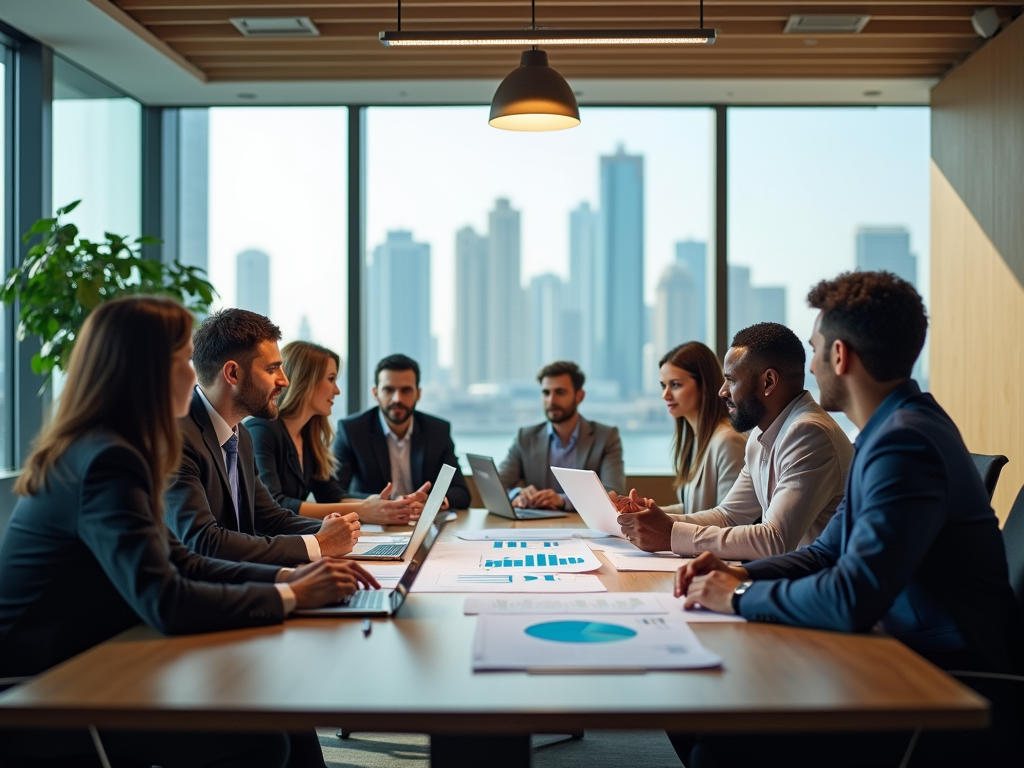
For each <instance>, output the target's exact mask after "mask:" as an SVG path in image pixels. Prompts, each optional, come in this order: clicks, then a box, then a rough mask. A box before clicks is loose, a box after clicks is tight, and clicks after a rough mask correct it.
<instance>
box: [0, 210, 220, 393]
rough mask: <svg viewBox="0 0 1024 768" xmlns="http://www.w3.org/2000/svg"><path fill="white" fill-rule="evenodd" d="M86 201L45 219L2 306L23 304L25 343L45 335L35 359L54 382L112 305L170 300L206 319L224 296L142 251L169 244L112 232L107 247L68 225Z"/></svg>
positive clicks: (194, 271) (200, 276)
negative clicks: (87, 328) (88, 327)
mask: <svg viewBox="0 0 1024 768" xmlns="http://www.w3.org/2000/svg"><path fill="white" fill-rule="evenodd" d="M80 202H81V200H76V201H75V202H73V203H71V204H70V205H66V206H64V207H63V208H58V209H57V216H56V217H54V218H52V219H40V220H39V221H37V222H36V223H35V224H33V225H32V228H31V229H29V231H28V232H26V233H25V235H24V236H23V237H22V241H23V242H25V243H29V242H31V241H32V240H33V239H35V238H36V237H38V238H39V242H37V243H36V244H35V245H33V246H32V247H31V248H29V250H28V253H27V254H26V256H25V260H24V261H23V262H22V264H21V266H19V267H17V268H16V269H12V270H11V271H10V272H9V273H8V274H7V279H6V281H5V282H4V286H3V289H2V290H0V301H3V302H4V303H5V304H12V303H14V302H15V301H16V300H17V301H20V304H21V311H20V312H19V315H18V335H19V338H22V339H24V338H26V337H29V336H38V337H39V338H40V340H41V342H42V346H41V349H40V351H39V352H38V353H37V354H36V355H34V356H33V358H32V370H33V371H34V372H35V373H41V374H46V375H47V377H49V376H51V375H52V373H53V371H54V369H59V370H64V367H65V365H66V364H67V360H68V356H69V355H70V354H71V349H72V347H73V346H74V344H75V338H76V337H77V335H78V331H79V330H80V329H81V327H82V323H83V322H85V318H86V317H87V316H88V315H89V313H90V312H91V311H92V310H93V309H95V308H96V307H97V306H99V305H100V304H102V303H103V302H104V301H109V300H110V299H113V298H116V297H118V296H125V295H130V294H140V293H147V294H154V293H155V294H163V295H166V296H173V297H174V298H176V299H178V300H179V301H181V303H182V304H184V305H185V306H186V307H188V309H190V310H191V311H192V312H193V313H206V312H208V311H209V309H210V305H211V304H212V303H213V299H214V297H215V296H216V295H217V292H216V290H214V287H213V285H212V284H210V283H209V282H208V281H207V280H206V279H205V277H204V276H205V274H206V271H205V270H203V269H202V268H200V267H192V266H187V265H185V264H182V263H181V262H179V261H175V262H174V263H172V264H165V263H163V262H161V261H156V260H155V259H147V258H144V257H143V256H142V246H144V245H157V244H159V243H160V242H161V241H160V240H158V239H156V238H152V237H140V238H137V239H135V240H132V241H129V240H128V239H127V238H126V237H121V236H120V235H114V234H111V233H110V232H105V233H104V237H105V238H106V240H105V241H103V242H93V241H91V240H87V239H85V238H80V237H79V236H78V227H76V226H75V225H74V224H70V223H67V224H64V223H61V216H64V215H66V214H68V213H71V211H73V210H74V209H75V208H76V207H77V206H78V204H79V203H80Z"/></svg>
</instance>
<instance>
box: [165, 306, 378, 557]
mask: <svg viewBox="0 0 1024 768" xmlns="http://www.w3.org/2000/svg"><path fill="white" fill-rule="evenodd" d="M280 338H281V331H280V330H279V329H278V327H277V326H276V325H274V324H273V323H271V322H270V321H269V320H268V319H267V318H265V317H263V316H262V315H258V314H256V313H254V312H248V311H246V310H243V309H225V310H223V311H221V312H217V313H215V314H213V315H210V316H209V317H208V318H206V320H204V321H203V324H202V325H201V326H200V328H199V330H197V331H196V333H195V338H194V344H195V350H194V352H193V356H192V362H193V365H194V367H195V369H196V376H197V378H198V379H199V386H198V387H196V389H195V393H194V394H193V396H192V406H191V408H190V410H189V415H188V416H186V417H185V418H183V419H181V420H180V424H181V433H182V438H183V443H184V445H183V451H184V456H183V459H182V463H181V468H180V469H179V471H178V474H177V476H176V477H175V478H174V481H173V482H172V484H171V487H170V488H169V489H168V491H167V494H166V520H167V527H168V528H170V529H171V530H172V531H173V532H174V533H175V534H176V535H177V536H178V537H179V538H180V539H181V540H182V542H184V543H185V544H186V545H187V546H188V547H189V548H190V549H192V550H193V551H195V552H198V553H199V554H201V555H205V556H207V557H216V558H220V559H222V560H236V561H245V562H256V563H272V564H275V565H285V566H294V565H297V564H300V563H308V562H312V561H314V560H318V559H319V558H320V557H321V556H341V555H344V554H347V553H348V552H350V551H351V550H352V544H353V541H354V538H355V537H356V536H358V533H357V530H358V528H359V523H358V522H357V521H356V516H355V514H354V513H353V514H351V515H346V516H344V517H343V516H340V515H334V516H329V517H328V518H327V519H325V520H323V521H320V520H313V519H310V518H305V517H299V516H298V515H295V514H293V513H291V512H290V511H288V510H287V509H283V508H282V507H281V506H280V505H279V504H277V502H275V501H274V500H273V498H272V497H271V496H270V493H269V492H268V491H267V489H266V486H264V485H263V483H262V481H261V480H260V477H259V474H258V473H257V472H256V461H255V454H254V451H253V444H252V437H250V435H249V432H248V430H246V428H245V426H243V425H242V423H241V421H242V419H243V418H245V417H247V416H260V417H262V418H274V417H276V416H277V403H276V401H275V398H276V397H277V395H279V394H280V392H281V389H282V388H284V387H285V386H287V384H288V379H287V378H286V377H285V375H284V372H283V371H282V370H281V353H280V350H279V349H278V346H277V342H278V340H279V339H280Z"/></svg>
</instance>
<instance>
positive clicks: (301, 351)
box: [277, 341, 341, 480]
mask: <svg viewBox="0 0 1024 768" xmlns="http://www.w3.org/2000/svg"><path fill="white" fill-rule="evenodd" d="M281 359H282V360H283V361H284V365H283V367H284V375H285V376H287V377H288V386H287V387H285V388H284V392H282V393H281V396H280V399H279V400H278V403H277V405H278V408H279V409H280V410H279V412H278V415H277V417H278V418H279V419H291V418H294V417H296V416H298V415H299V414H300V413H301V412H302V409H303V408H304V407H305V406H306V404H307V403H308V402H309V400H310V398H311V397H312V396H313V391H314V390H315V389H316V387H317V385H318V384H319V383H320V380H321V379H323V377H324V376H325V375H326V374H327V363H329V362H330V361H331V360H333V361H334V365H335V366H336V367H337V369H338V372H339V373H341V358H340V357H338V355H337V354H336V353H335V352H332V351H331V350H329V349H327V347H321V346H320V345H319V344H313V343H312V342H309V341H293V342H290V343H288V344H285V346H284V349H282V350H281ZM302 436H303V437H304V438H305V437H308V438H309V442H310V444H311V445H312V447H313V463H314V466H313V477H315V478H316V479H317V480H327V479H328V478H330V476H331V475H333V474H334V470H335V469H337V466H338V461H337V459H335V458H334V453H333V452H332V451H331V443H332V442H333V440H334V428H333V427H331V420H330V419H329V418H328V417H327V416H321V415H319V414H316V415H315V416H313V418H311V419H310V420H309V421H307V422H306V423H305V425H303V427H302Z"/></svg>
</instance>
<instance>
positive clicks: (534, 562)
mask: <svg viewBox="0 0 1024 768" xmlns="http://www.w3.org/2000/svg"><path fill="white" fill-rule="evenodd" d="M600 567H601V561H600V560H598V559H597V557H596V556H595V555H594V553H593V552H591V551H590V549H589V548H588V547H587V545H586V544H584V543H583V542H582V541H549V540H543V541H446V542H443V543H439V544H435V545H434V548H433V549H432V550H431V551H430V557H428V558H427V561H426V563H424V565H423V569H424V571H427V570H428V569H429V570H442V569H443V570H459V571H463V572H466V573H472V572H474V571H479V572H482V573H492V572H493V573H585V572H586V571H596V570H598V569H599V568H600Z"/></svg>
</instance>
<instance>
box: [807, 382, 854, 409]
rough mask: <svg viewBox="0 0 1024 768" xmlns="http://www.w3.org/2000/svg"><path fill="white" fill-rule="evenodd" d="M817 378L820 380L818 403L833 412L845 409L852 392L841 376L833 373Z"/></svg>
mask: <svg viewBox="0 0 1024 768" xmlns="http://www.w3.org/2000/svg"><path fill="white" fill-rule="evenodd" d="M815 378H816V379H817V381H818V401H819V402H818V405H820V406H821V407H822V408H824V409H825V410H826V411H832V412H833V413H836V412H838V411H842V410H845V409H846V404H847V403H848V402H849V400H850V394H849V392H847V391H846V387H844V386H843V385H842V383H841V382H840V381H839V378H838V377H837V376H835V375H834V374H831V373H829V374H825V375H824V376H822V377H820V378H819V377H815Z"/></svg>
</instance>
